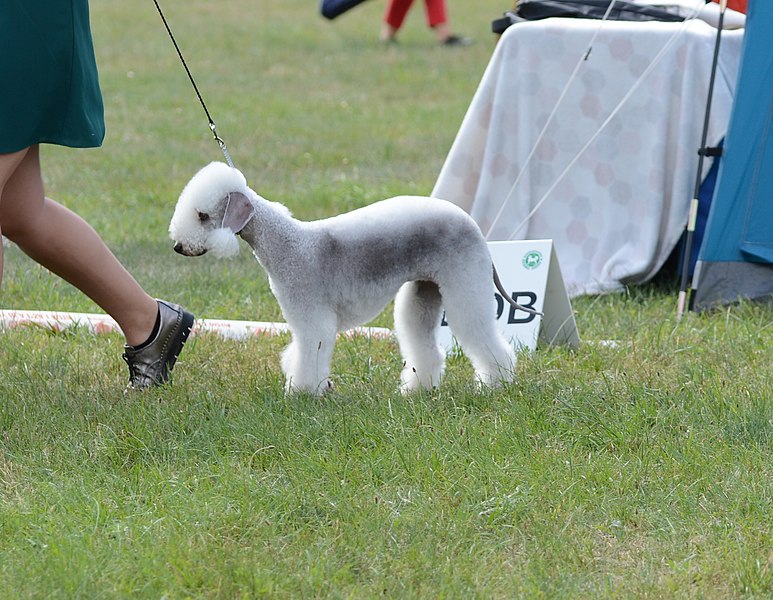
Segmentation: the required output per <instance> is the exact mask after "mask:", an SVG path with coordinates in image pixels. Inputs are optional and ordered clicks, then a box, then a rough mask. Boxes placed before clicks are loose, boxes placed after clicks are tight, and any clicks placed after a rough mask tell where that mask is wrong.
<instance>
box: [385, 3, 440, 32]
mask: <svg viewBox="0 0 773 600" xmlns="http://www.w3.org/2000/svg"><path fill="white" fill-rule="evenodd" d="M411 4H413V0H389V2H388V3H387V9H386V13H385V14H384V21H386V22H387V23H388V24H389V25H391V26H392V27H394V28H395V30H397V29H400V27H401V26H402V24H403V21H405V15H407V14H408V9H410V8H411ZM424 8H425V10H426V12H427V25H429V26H430V27H435V26H436V25H440V24H441V23H445V22H446V21H447V20H448V17H447V16H446V0H424Z"/></svg>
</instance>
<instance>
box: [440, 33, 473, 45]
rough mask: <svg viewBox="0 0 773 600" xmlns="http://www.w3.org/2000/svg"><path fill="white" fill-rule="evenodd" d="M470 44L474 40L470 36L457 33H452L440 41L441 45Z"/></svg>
mask: <svg viewBox="0 0 773 600" xmlns="http://www.w3.org/2000/svg"><path fill="white" fill-rule="evenodd" d="M470 44H472V40H471V39H470V38H468V37H464V36H462V35H456V34H451V35H449V36H448V37H447V38H446V39H444V40H443V41H442V42H440V45H441V46H469V45H470Z"/></svg>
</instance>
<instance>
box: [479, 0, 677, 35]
mask: <svg viewBox="0 0 773 600" xmlns="http://www.w3.org/2000/svg"><path fill="white" fill-rule="evenodd" d="M611 1H612V0H519V1H518V2H517V3H516V6H515V9H514V10H511V11H507V12H506V13H505V14H504V16H503V17H502V18H501V19H495V20H494V21H492V22H491V30H492V31H493V32H494V33H503V32H504V31H505V29H507V28H508V27H510V25H512V24H514V23H520V22H521V21H538V20H540V19H547V18H549V17H570V18H575V19H601V18H603V17H604V15H605V14H606V12H607V9H608V8H609V3H610V2H611ZM607 19H611V20H613V21H670V22H676V21H684V17H682V16H680V15H679V14H677V13H675V12H671V11H669V10H668V9H666V8H661V7H657V6H647V5H644V4H634V3H633V2H624V1H623V0H619V1H617V2H615V4H614V6H612V10H611V11H609V16H608V17H607Z"/></svg>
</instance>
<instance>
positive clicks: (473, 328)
mask: <svg viewBox="0 0 773 600" xmlns="http://www.w3.org/2000/svg"><path fill="white" fill-rule="evenodd" d="M169 234H170V237H171V238H172V240H174V242H175V247H174V249H175V251H177V252H178V253H180V254H183V255H185V256H200V255H202V254H204V253H205V252H207V251H209V252H212V253H213V254H215V255H218V256H222V257H225V256H232V255H234V254H236V253H237V252H238V251H239V244H238V239H237V237H236V236H237V235H238V236H240V237H241V238H242V239H243V240H244V241H246V242H247V243H248V244H249V245H250V246H251V247H252V250H253V253H254V255H255V257H256V258H257V259H258V262H259V263H260V264H261V265H262V266H263V268H264V269H265V270H266V272H267V273H268V278H269V284H270V286H271V291H272V292H273V293H274V296H275V297H276V299H277V301H278V302H279V305H280V307H281V309H282V314H283V315H284V318H285V320H286V321H287V324H288V327H289V329H290V332H291V333H292V341H291V343H290V345H289V346H288V347H287V348H286V349H285V350H284V352H283V353H282V361H281V363H282V369H283V371H284V373H285V376H286V384H285V389H286V390H287V391H288V392H292V391H306V392H311V393H312V394H321V393H323V392H325V391H327V390H329V389H332V383H331V382H330V380H329V379H328V376H329V373H330V362H331V358H332V355H333V344H334V343H335V339H336V334H337V333H338V332H340V331H343V330H346V329H349V328H352V327H356V326H359V325H362V324H363V323H366V322H368V321H370V320H371V319H373V318H374V317H376V316H377V315H378V314H379V313H380V312H381V311H382V310H383V309H384V308H385V307H386V305H387V304H388V303H389V301H390V300H392V299H393V298H394V299H395V308H394V329H395V333H396V336H397V341H398V344H399V346H400V351H401V354H402V357H403V359H404V361H405V362H404V368H403V371H402V376H401V379H402V385H401V391H402V392H403V393H410V392H413V391H416V390H418V389H420V388H425V389H429V388H431V387H433V386H437V385H438V384H439V383H440V379H441V376H442V375H443V370H444V367H445V354H444V352H443V349H442V348H441V347H440V346H439V345H438V341H437V333H438V329H439V327H440V323H441V311H442V309H445V311H446V319H447V322H448V323H449V326H450V327H451V330H452V331H453V333H454V335H455V336H456V339H457V341H458V342H459V344H460V345H461V347H462V350H463V351H464V353H465V354H466V356H467V357H468V358H469V359H470V361H471V362H472V365H473V367H474V369H475V377H476V380H477V382H479V384H482V385H484V386H491V387H496V386H499V385H501V384H502V383H505V382H510V381H512V379H513V371H514V368H515V362H516V357H515V352H514V350H513V348H512V346H511V345H510V344H509V343H508V342H507V341H506V340H505V338H504V337H503V335H502V334H501V333H500V332H499V331H498V330H497V328H496V322H495V311H494V306H493V296H494V282H493V278H492V270H493V263H492V260H491V255H490V254H489V251H488V247H487V245H486V241H485V239H484V238H483V235H482V234H481V231H480V229H479V228H478V225H477V224H476V223H475V221H473V220H472V218H471V217H470V216H469V215H468V214H467V213H466V212H464V211H463V210H462V209H461V208H459V207H458V206H456V205H454V204H452V203H450V202H446V201H444V200H438V199H433V198H425V197H416V196H400V197H396V198H390V199H388V200H382V201H380V202H376V203H374V204H371V205H369V206H366V207H364V208H360V209H357V210H354V211H352V212H349V213H345V214H342V215H339V216H335V217H331V218H328V219H322V220H318V221H308V222H304V221H299V220H297V219H294V218H293V217H292V215H291V214H290V211H289V210H288V209H287V207H285V206H284V205H282V204H279V203H276V202H270V201H268V200H266V199H264V198H262V197H260V196H259V195H258V194H256V193H255V192H254V191H253V190H251V189H250V188H249V187H248V186H247V182H246V180H245V178H244V176H243V175H242V173H241V172H240V171H238V170H237V169H235V168H232V167H229V166H228V165H226V164H224V163H221V162H213V163H211V164H209V165H207V166H206V167H204V168H203V169H201V170H200V171H199V172H198V173H197V174H196V175H194V177H193V178H192V179H191V180H190V182H189V183H188V184H187V185H186V186H185V188H184V189H183V191H182V193H181V194H180V198H179V200H178V202H177V206H176V208H175V211H174V215H173V216H172V220H171V222H170V225H169ZM494 273H495V271H494ZM497 286H498V287H499V289H500V293H502V295H503V297H505V298H507V299H508V300H510V298H509V295H508V294H507V293H506V292H504V291H503V290H502V289H501V284H499V282H498V280H497ZM395 295H396V296H395ZM441 303H442V308H441Z"/></svg>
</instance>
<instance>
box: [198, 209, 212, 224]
mask: <svg viewBox="0 0 773 600" xmlns="http://www.w3.org/2000/svg"><path fill="white" fill-rule="evenodd" d="M196 212H197V213H198V215H199V223H206V222H207V221H209V215H208V214H207V213H205V212H199V211H196Z"/></svg>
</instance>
